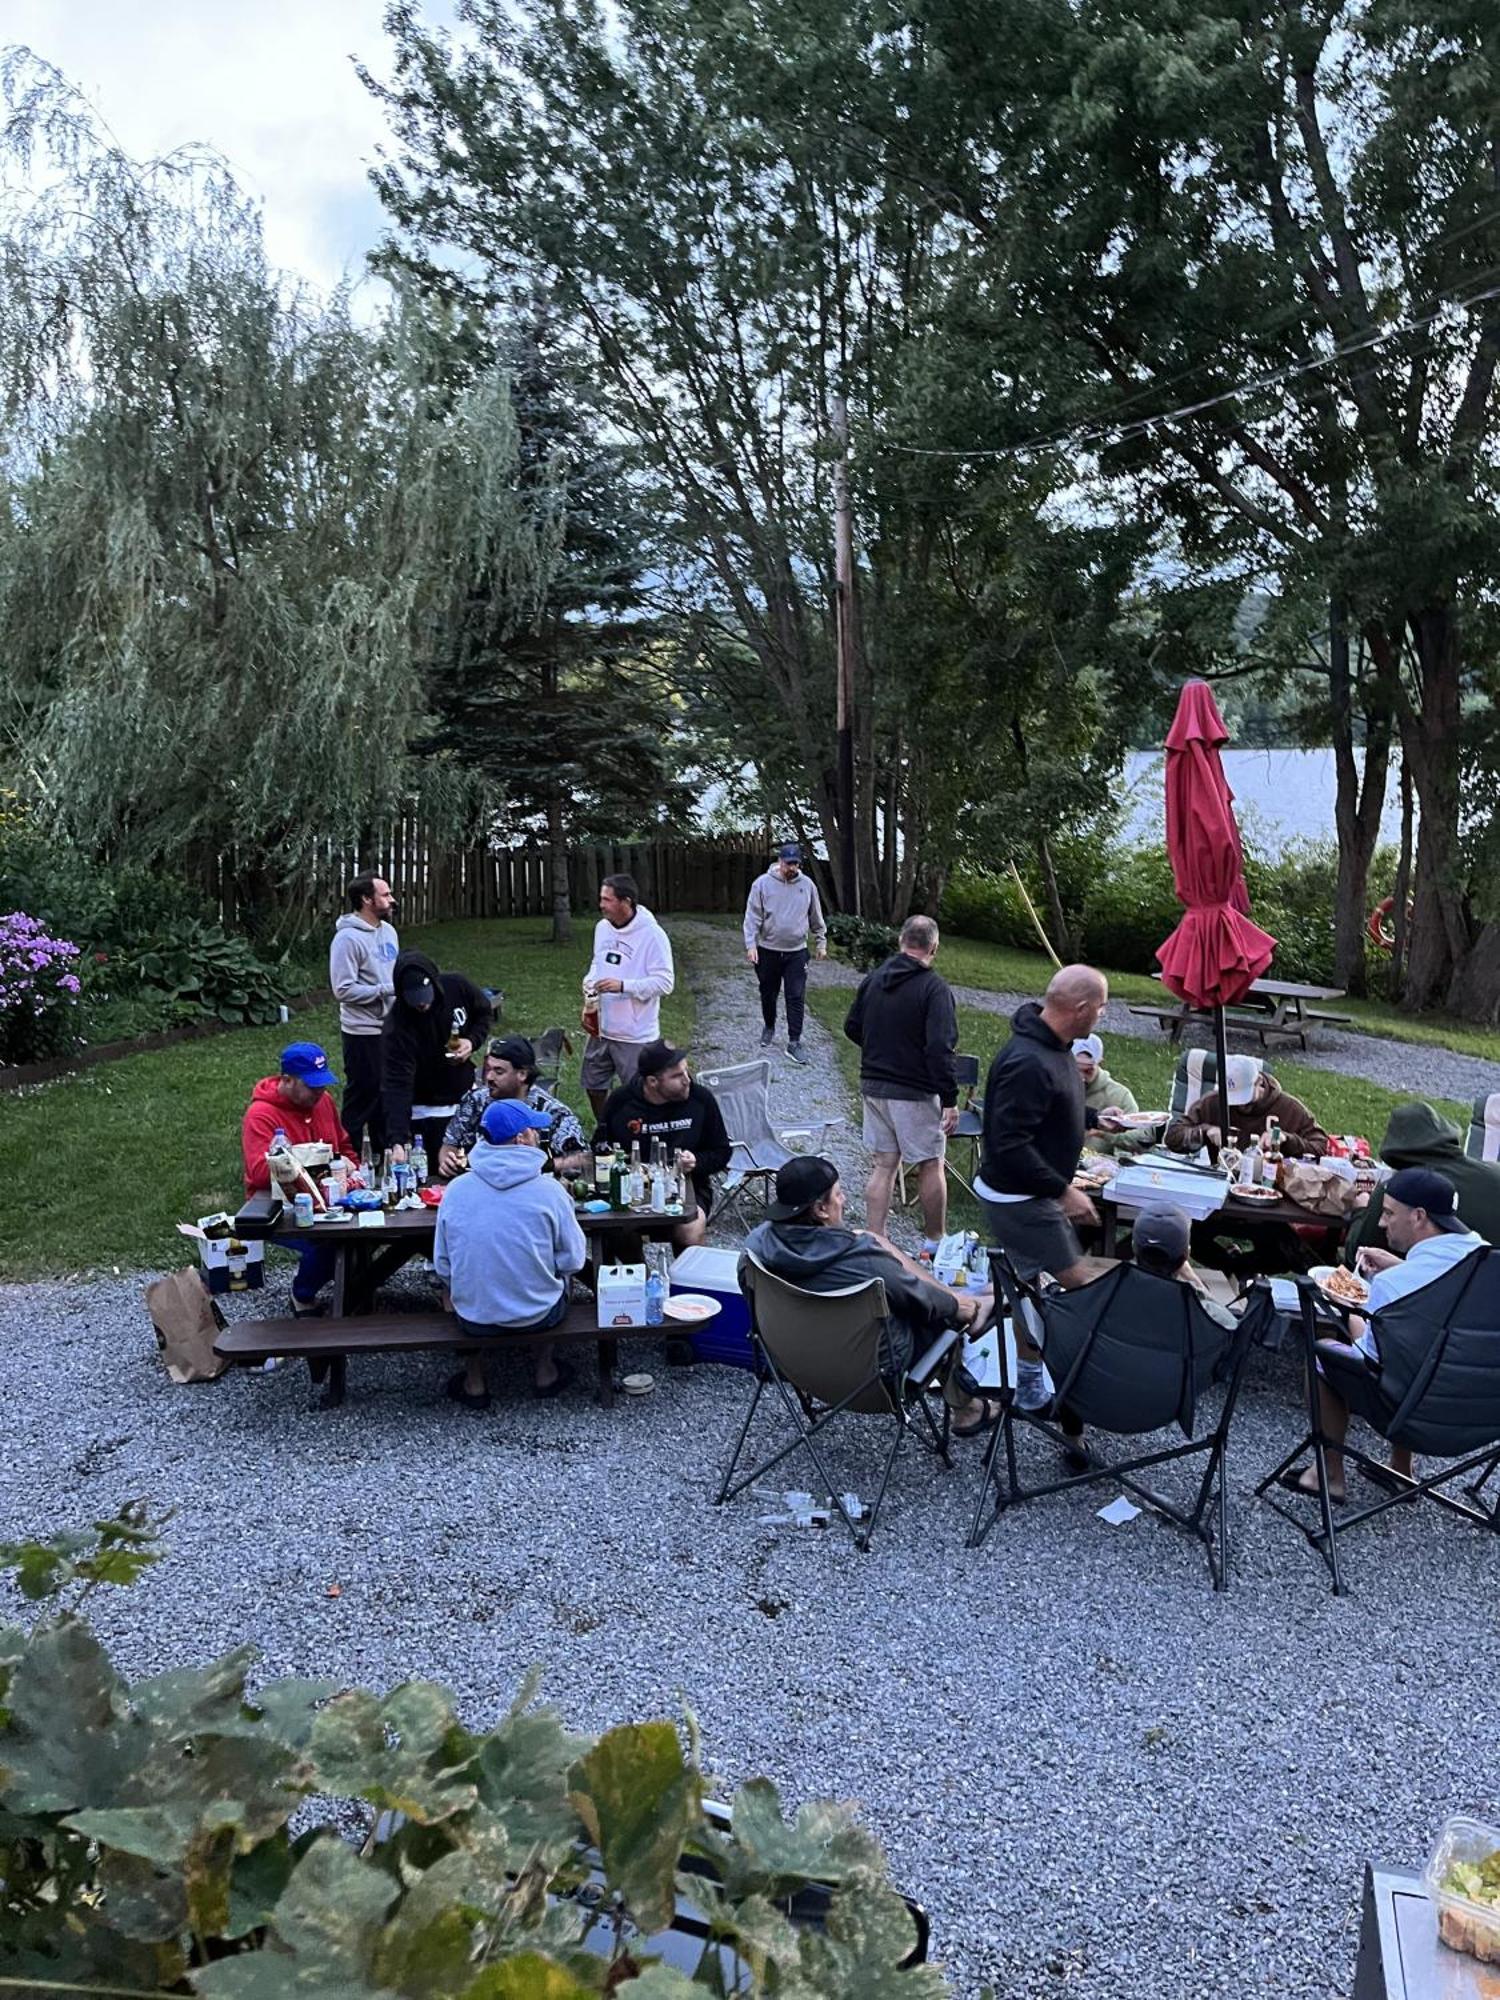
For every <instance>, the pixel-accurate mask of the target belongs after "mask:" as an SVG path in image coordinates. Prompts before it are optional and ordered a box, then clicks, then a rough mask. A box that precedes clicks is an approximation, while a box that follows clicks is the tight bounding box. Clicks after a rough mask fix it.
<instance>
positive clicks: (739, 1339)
mask: <svg viewBox="0 0 1500 2000" xmlns="http://www.w3.org/2000/svg"><path fill="white" fill-rule="evenodd" d="M739 1261H740V1253H739V1251H738V1250H713V1249H710V1248H709V1246H708V1245H707V1244H706V1243H695V1244H694V1245H693V1247H692V1249H690V1250H679V1251H678V1253H677V1255H676V1257H675V1258H674V1259H673V1260H672V1290H673V1291H674V1292H702V1293H703V1295H704V1297H705V1298H711V1299H717V1300H718V1301H719V1307H720V1310H719V1311H718V1312H717V1313H716V1314H715V1315H714V1317H713V1318H712V1319H711V1320H705V1322H704V1323H703V1325H702V1326H700V1327H697V1328H695V1329H694V1331H693V1332H692V1333H691V1334H689V1336H688V1338H689V1339H690V1340H691V1341H692V1343H693V1356H694V1359H695V1360H698V1361H722V1362H723V1363H725V1365H726V1366H728V1367H730V1368H750V1367H753V1366H754V1362H753V1360H752V1356H751V1347H750V1307H749V1305H748V1303H747V1302H746V1299H745V1295H744V1293H743V1292H742V1291H741V1290H740V1286H739V1280H738V1278H736V1276H735V1272H736V1270H737V1269H738V1268H739Z"/></svg>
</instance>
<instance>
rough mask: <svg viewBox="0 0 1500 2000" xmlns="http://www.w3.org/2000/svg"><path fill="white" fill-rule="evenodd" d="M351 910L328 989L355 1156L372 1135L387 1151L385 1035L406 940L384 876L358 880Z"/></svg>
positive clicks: (336, 935)
mask: <svg viewBox="0 0 1500 2000" xmlns="http://www.w3.org/2000/svg"><path fill="white" fill-rule="evenodd" d="M348 903H349V907H348V909H347V910H346V911H345V912H344V914H343V916H341V917H340V918H339V920H338V922H337V923H336V924H335V925H334V927H333V943H332V945H331V946H330V947H329V952H328V983H329V985H330V986H331V987H332V988H333V997H334V999H335V1000H337V1002H338V1003H339V1028H340V1030H341V1031H342V1034H343V1039H344V1107H343V1108H344V1130H345V1131H346V1132H347V1133H348V1134H349V1138H350V1141H351V1143H352V1144H353V1147H354V1150H355V1152H356V1153H358V1151H359V1142H360V1140H361V1139H362V1138H363V1137H364V1136H365V1134H366V1133H368V1134H369V1139H370V1146H371V1149H372V1151H374V1152H376V1153H379V1152H382V1151H383V1150H384V1148H385V1120H384V1117H383V1116H382V1114H381V1109H380V1030H381V1028H382V1026H383V1025H384V1023H385V1017H386V1015H387V1013H388V1012H389V1011H390V1005H391V998H392V985H391V975H392V973H393V972H394V970H395V965H396V957H397V954H398V953H399V951H400V949H401V940H400V939H399V938H398V937H397V936H396V933H395V931H394V930H393V929H392V927H391V925H390V923H389V922H388V921H387V919H388V918H389V916H390V914H391V911H392V910H393V909H394V908H395V907H396V899H395V897H394V896H393V895H392V894H391V885H390V883H389V882H387V881H386V880H385V879H384V877H383V876H380V875H357V876H356V877H355V878H354V880H353V881H352V882H351V883H350V884H349V891H348Z"/></svg>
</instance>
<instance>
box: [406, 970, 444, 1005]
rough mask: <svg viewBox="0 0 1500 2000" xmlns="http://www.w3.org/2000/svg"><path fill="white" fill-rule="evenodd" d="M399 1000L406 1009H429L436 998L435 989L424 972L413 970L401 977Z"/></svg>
mask: <svg viewBox="0 0 1500 2000" xmlns="http://www.w3.org/2000/svg"><path fill="white" fill-rule="evenodd" d="M401 998H402V999H403V1000H404V1001H405V1002H406V1004H407V1006H408V1007H430V1006H431V1005H432V1003H433V1001H434V1000H435V999H436V998H437V988H436V987H435V986H434V985H433V983H432V981H431V980H430V979H429V978H428V977H427V974H426V973H425V972H422V971H419V970H417V969H415V968H413V970H412V971H410V972H405V973H403V974H402V975H401Z"/></svg>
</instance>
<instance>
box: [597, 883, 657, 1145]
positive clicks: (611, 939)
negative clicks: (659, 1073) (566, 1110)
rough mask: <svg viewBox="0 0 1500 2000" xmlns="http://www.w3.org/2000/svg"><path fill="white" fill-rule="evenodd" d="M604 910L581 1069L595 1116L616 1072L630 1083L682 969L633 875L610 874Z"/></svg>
mask: <svg viewBox="0 0 1500 2000" xmlns="http://www.w3.org/2000/svg"><path fill="white" fill-rule="evenodd" d="M599 912H600V914H599V921H598V923H597V924H595V926H594V956H593V958H592V960H591V961H590V964H589V969H588V973H587V975H586V977H585V978H584V982H583V1015H584V1024H585V1026H586V1027H588V1029H589V1039H588V1047H587V1048H586V1049H585V1050H584V1054H583V1065H582V1068H581V1070H580V1072H579V1075H580V1080H581V1081H582V1084H583V1087H584V1089H585V1090H586V1091H587V1092H588V1099H589V1103H590V1105H591V1106H592V1107H593V1112H594V1116H595V1118H597V1117H598V1116H599V1115H600V1113H601V1112H602V1111H603V1109H604V1100H605V1098H606V1097H607V1096H608V1095H609V1090H610V1086H611V1084H612V1083H613V1082H614V1081H615V1079H616V1078H618V1079H619V1081H620V1082H621V1083H629V1082H630V1080H631V1078H632V1077H633V1076H634V1075H635V1068H636V1064H637V1063H638V1062H639V1061H640V1055H641V1050H642V1049H643V1048H645V1046H646V1044H647V1043H648V1042H654V1041H658V1040H659V1039H660V1037H661V1003H662V1001H663V1000H665V999H666V997H667V995H668V994H669V993H670V992H671V991H672V988H673V986H674V985H675V983H676V976H677V975H676V971H675V969H674V967H673V964H672V944H671V940H670V939H669V938H668V936H667V934H666V932H665V931H664V930H663V929H662V927H661V925H660V924H659V923H658V922H657V921H656V919H655V917H653V916H652V914H651V912H650V911H649V910H648V909H647V908H646V906H645V904H644V903H643V902H642V901H641V892H640V890H639V888H637V886H636V881H635V877H634V876H633V875H606V876H605V878H604V880H603V882H602V883H601V884H600V885H599ZM590 1024H592V1025H590Z"/></svg>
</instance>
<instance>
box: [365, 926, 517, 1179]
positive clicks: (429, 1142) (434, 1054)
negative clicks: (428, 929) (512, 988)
mask: <svg viewBox="0 0 1500 2000" xmlns="http://www.w3.org/2000/svg"><path fill="white" fill-rule="evenodd" d="M392 976H393V978H394V981H395V989H396V997H395V1000H394V1001H393V1002H392V1005H391V1010H390V1012H389V1013H388V1014H387V1015H386V1017H385V1026H384V1027H383V1028H382V1029H381V1031H380V1064H381V1098H382V1104H383V1107H384V1113H385V1136H386V1139H387V1141H388V1142H389V1144H390V1146H391V1149H392V1151H393V1152H394V1153H395V1154H396V1157H397V1158H398V1159H404V1158H405V1157H406V1148H407V1147H408V1146H409V1145H410V1144H411V1140H412V1135H413V1132H414V1131H415V1130H416V1129H418V1128H419V1127H420V1129H421V1133H422V1138H423V1141H424V1142H425V1145H426V1149H427V1157H428V1159H429V1160H435V1159H436V1158H437V1156H438V1152H439V1149H440V1148H441V1146H442V1143H443V1134H444V1132H445V1131H446V1130H447V1127H448V1120H449V1119H450V1118H451V1117H452V1116H453V1114H454V1112H455V1111H456V1110H457V1109H458V1100H459V1099H460V1098H461V1097H462V1096H463V1094H464V1092H465V1091H466V1090H469V1089H471V1088H472V1086H473V1083H474V1070H473V1065H472V1064H471V1063H470V1061H469V1058H470V1056H472V1055H473V1053H474V1050H475V1049H476V1048H477V1047H478V1045H479V1044H480V1043H481V1042H482V1041H483V1040H484V1038H485V1036H486V1035H487V1034H488V1033H489V1031H490V1022H491V1021H492V1020H493V1019H494V1011H495V1010H494V1008H493V1007H492V1006H491V1005H490V1000H489V995H488V994H486V993H484V992H483V991H481V989H480V988H479V987H477V986H476V985H475V984H474V982H473V980H472V979H466V978H465V977H464V975H463V973H461V972H439V971H438V968H437V966H436V964H435V963H434V962H433V960H432V959H430V958H429V957H428V956H427V954H426V952H422V951H403V952H402V954H401V956H400V957H399V958H398V959H397V960H396V964H395V969H394V972H393V975H392Z"/></svg>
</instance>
